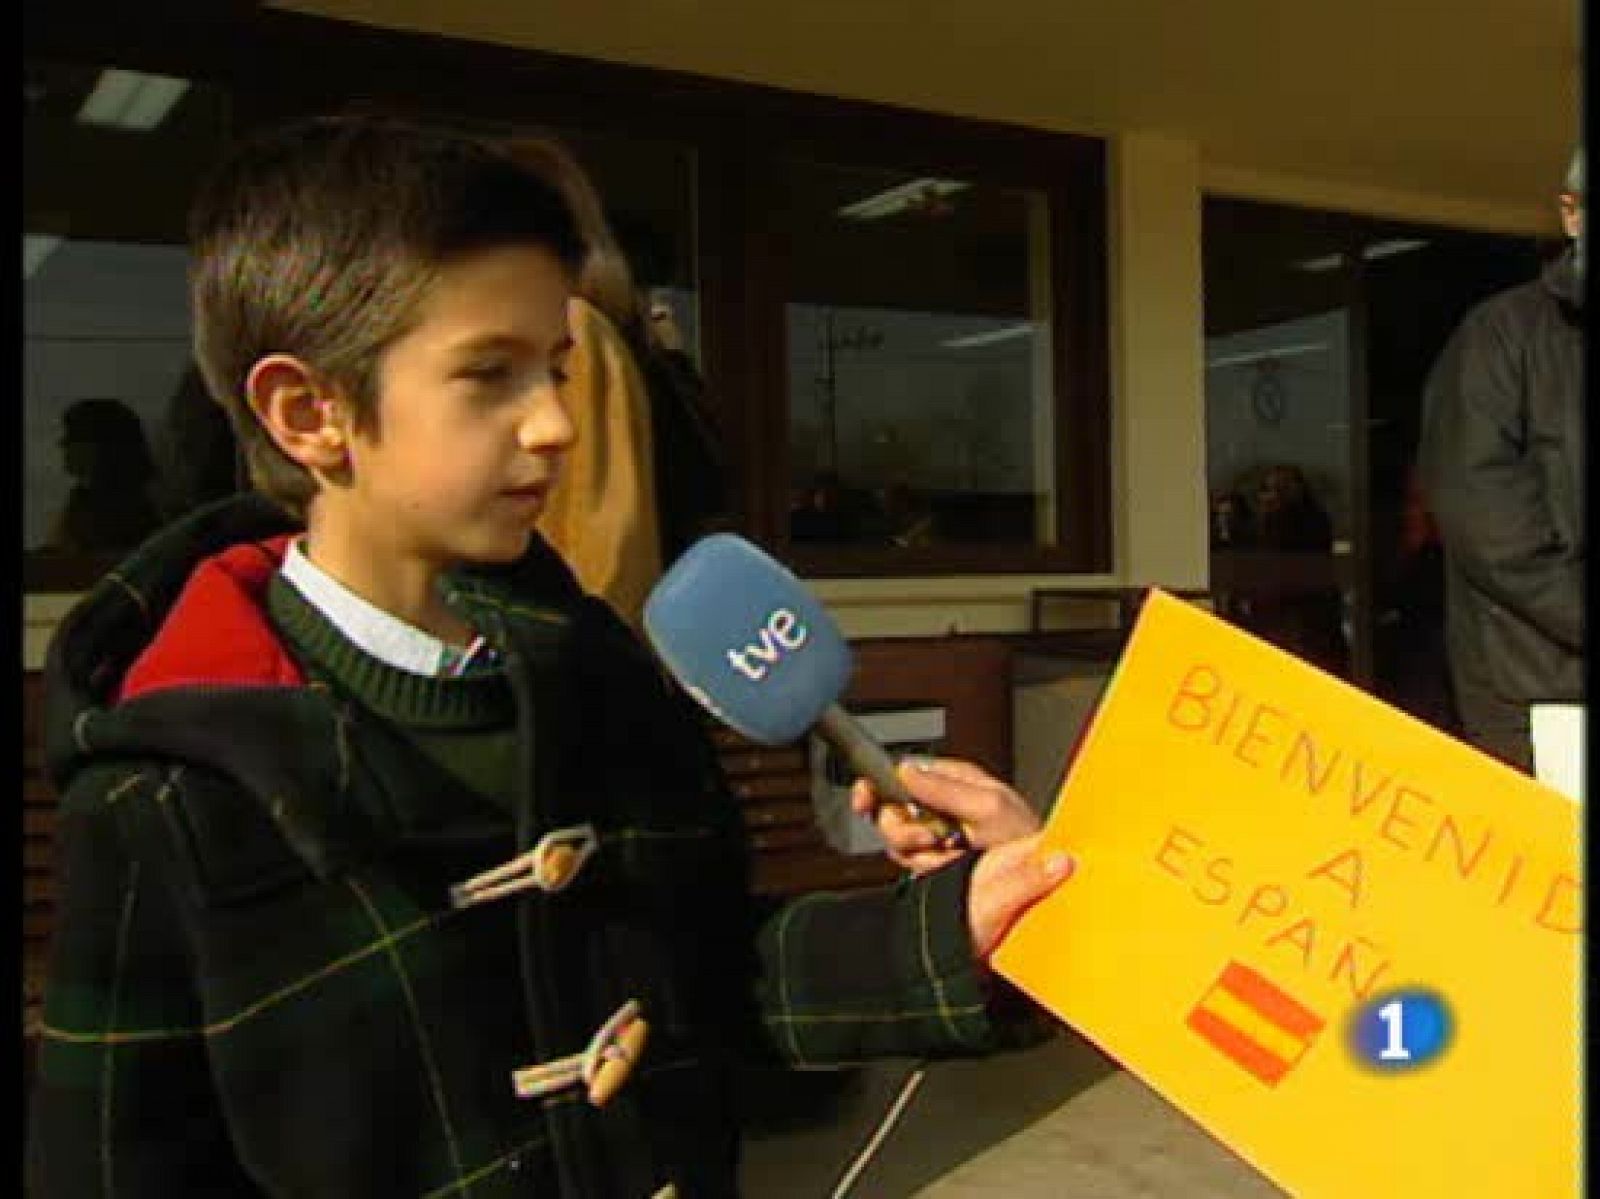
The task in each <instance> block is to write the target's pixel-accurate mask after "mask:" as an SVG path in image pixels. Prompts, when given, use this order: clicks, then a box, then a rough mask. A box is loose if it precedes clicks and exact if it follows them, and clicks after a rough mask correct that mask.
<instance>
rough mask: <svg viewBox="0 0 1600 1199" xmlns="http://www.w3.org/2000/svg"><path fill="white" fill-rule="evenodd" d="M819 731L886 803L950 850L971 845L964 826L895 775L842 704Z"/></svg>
mask: <svg viewBox="0 0 1600 1199" xmlns="http://www.w3.org/2000/svg"><path fill="white" fill-rule="evenodd" d="M817 732H819V733H821V734H822V736H823V737H824V738H826V739H827V742H828V744H829V745H831V746H833V748H834V749H836V750H838V751H839V753H841V754H843V755H844V759H845V761H847V762H849V763H850V769H851V770H853V771H855V772H856V774H858V775H860V776H861V777H862V778H864V779H866V780H867V781H869V782H870V783H871V784H872V789H873V790H874V791H876V792H877V793H878V796H879V797H880V798H881V799H883V800H884V801H885V802H886V803H892V804H898V805H899V806H900V807H902V808H904V809H905V813H906V815H907V816H909V817H910V818H911V819H912V820H915V821H916V822H917V823H918V824H920V825H922V826H923V827H924V828H926V829H928V830H929V831H930V832H932V833H933V834H934V835H935V836H937V837H938V838H939V842H940V844H941V845H943V846H944V847H945V848H947V849H952V848H955V847H957V846H963V847H964V846H965V845H966V844H967V838H966V834H965V833H964V832H963V831H962V829H961V826H960V825H959V824H956V823H955V822H954V821H951V820H949V819H947V818H946V817H945V816H943V815H942V814H941V813H939V812H934V811H931V810H930V809H928V808H925V807H923V806H922V805H921V804H919V803H918V802H917V801H916V800H915V799H913V798H911V793H910V792H909V791H907V790H906V787H905V784H904V783H902V782H901V781H900V776H899V774H897V773H896V772H895V768H894V762H893V760H892V759H891V758H890V757H889V754H888V752H887V751H886V750H885V749H884V748H883V746H881V745H879V744H878V742H877V739H876V738H874V737H873V735H872V734H871V733H869V732H868V731H867V728H866V726H865V725H863V724H862V723H861V722H860V721H859V720H857V719H856V718H855V717H854V716H852V715H851V714H850V713H849V712H847V711H846V710H845V709H844V708H842V707H840V706H839V705H838V704H829V705H828V706H827V707H826V708H824V709H823V712H822V716H821V718H820V719H819V720H818V721H817Z"/></svg>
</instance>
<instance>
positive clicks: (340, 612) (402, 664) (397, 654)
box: [280, 540, 471, 678]
mask: <svg viewBox="0 0 1600 1199" xmlns="http://www.w3.org/2000/svg"><path fill="white" fill-rule="evenodd" d="M280 573H281V574H282V575H283V577H284V579H285V580H286V581H287V582H288V583H290V584H291V585H293V587H294V589H295V590H296V591H298V592H299V593H300V594H301V595H302V596H304V597H305V601H306V602H307V603H308V604H310V605H311V606H312V607H313V608H315V609H316V610H317V611H319V612H321V613H322V615H323V616H325V617H327V618H328V621H329V622H330V623H331V624H332V625H333V627H334V628H336V629H338V630H339V631H340V632H341V633H343V634H344V635H345V636H346V637H348V638H349V639H350V640H351V641H352V642H354V643H355V644H356V645H357V646H359V647H360V648H361V649H363V650H364V651H366V652H367V653H368V654H371V655H372V656H373V657H374V658H376V659H378V661H380V662H383V663H385V664H386V665H389V666H393V667H395V668H396V669H398V670H404V671H408V672H409V673H411V674H420V675H425V676H427V677H429V678H434V677H437V676H438V675H441V674H445V673H447V667H448V666H450V665H451V664H452V663H453V662H454V661H456V660H458V659H459V658H460V654H459V653H457V652H456V651H454V650H452V649H451V647H450V646H449V645H448V644H447V643H446V642H444V641H441V640H440V639H439V638H437V637H435V636H433V634H431V633H424V632H423V631H422V630H421V629H419V628H417V627H416V626H415V625H409V624H407V623H406V622H405V621H403V620H401V619H400V618H399V617H397V616H392V615H390V614H389V613H388V612H385V611H384V610H383V609H382V608H380V607H378V606H377V605H376V604H372V603H369V602H367V601H366V600H364V599H362V598H361V597H360V596H359V595H357V594H356V593H355V592H354V591H351V590H350V589H349V588H348V587H346V586H345V585H344V584H343V583H341V582H339V580H338V579H336V578H334V577H333V576H332V575H330V574H329V573H328V572H327V571H325V570H323V569H322V568H321V567H320V566H318V565H317V564H316V563H315V562H313V561H312V560H311V559H310V558H308V557H306V556H305V554H304V553H302V552H301V549H300V542H299V541H298V540H295V541H291V542H290V543H289V552H288V553H286V554H285V555H284V557H283V566H282V567H281V568H280ZM468 653H469V654H470V653H471V651H470V650H469V651H468Z"/></svg>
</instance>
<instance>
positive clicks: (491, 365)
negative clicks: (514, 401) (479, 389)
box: [461, 362, 511, 383]
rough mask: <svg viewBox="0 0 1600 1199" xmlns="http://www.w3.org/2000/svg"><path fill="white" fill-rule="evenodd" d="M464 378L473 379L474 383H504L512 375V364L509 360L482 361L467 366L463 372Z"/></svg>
mask: <svg viewBox="0 0 1600 1199" xmlns="http://www.w3.org/2000/svg"><path fill="white" fill-rule="evenodd" d="M461 377H462V378H463V379H471V380H472V381H473V382H474V383H504V382H505V381H506V380H507V379H509V378H510V377H511V364H510V363H509V362H481V363H477V364H475V365H473V366H469V367H467V368H466V369H465V370H463V371H462V372H461Z"/></svg>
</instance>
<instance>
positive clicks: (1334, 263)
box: [1294, 254, 1344, 272]
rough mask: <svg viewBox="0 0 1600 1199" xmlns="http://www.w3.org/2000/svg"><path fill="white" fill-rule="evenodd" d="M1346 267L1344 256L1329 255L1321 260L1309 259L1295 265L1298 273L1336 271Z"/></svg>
mask: <svg viewBox="0 0 1600 1199" xmlns="http://www.w3.org/2000/svg"><path fill="white" fill-rule="evenodd" d="M1343 265H1344V255H1343V254H1327V255H1324V256H1323V257H1321V258H1307V259H1305V260H1304V261H1303V262H1297V263H1295V264H1294V266H1295V269H1296V270H1298V271H1313V272H1316V271H1336V270H1338V269H1339V268H1340V267H1341V266H1343Z"/></svg>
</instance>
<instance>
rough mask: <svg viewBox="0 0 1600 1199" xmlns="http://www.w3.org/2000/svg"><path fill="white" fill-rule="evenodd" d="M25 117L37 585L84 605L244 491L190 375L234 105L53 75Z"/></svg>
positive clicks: (153, 80) (115, 74) (26, 521)
mask: <svg viewBox="0 0 1600 1199" xmlns="http://www.w3.org/2000/svg"><path fill="white" fill-rule="evenodd" d="M24 102H25V106H26V108H25V112H26V127H25V131H26V140H25V146H26V150H25V168H24V171H23V235H22V245H23V395H24V404H25V409H24V412H25V415H24V427H25V430H26V439H25V442H24V450H23V466H24V478H25V488H26V490H25V493H24V494H25V500H24V504H23V515H22V519H23V546H24V549H25V551H26V555H27V556H26V559H25V566H24V584H25V587H26V589H27V590H30V591H75V590H79V589H82V588H84V587H86V586H88V585H89V584H90V583H92V582H93V581H94V579H95V578H96V577H97V576H98V575H99V574H100V573H101V572H102V571H104V570H106V569H108V568H109V567H110V566H111V565H112V564H113V563H115V562H116V561H117V560H118V559H119V558H121V557H122V556H123V555H124V554H125V553H126V552H127V551H128V550H130V549H131V548H133V547H134V546H135V545H137V544H138V543H139V541H141V540H142V539H143V538H144V537H145V536H147V535H148V534H149V533H150V532H152V531H153V530H154V529H155V528H156V527H157V526H158V525H159V524H160V523H161V522H162V521H163V520H164V519H166V518H168V517H170V516H174V515H177V514H178V513H180V512H182V511H186V510H187V509H188V508H191V507H193V506H194V505H195V504H197V503H199V502H200V501H202V500H204V499H208V498H211V497H212V496H214V495H216V494H221V493H226V492H227V491H231V490H232V489H233V487H234V480H235V471H234V462H233V454H232V443H231V439H228V438H227V437H225V436H224V437H222V438H221V439H220V440H219V439H216V438H214V437H211V436H209V435H207V430H208V429H213V428H214V427H215V426H216V425H217V424H221V425H222V426H223V428H224V429H225V419H224V418H223V416H222V413H221V410H220V409H218V408H216V406H215V405H213V404H211V403H210V401H209V400H208V399H206V398H205V396H204V391H203V389H201V388H199V385H198V377H197V375H196V374H195V373H194V371H193V370H192V366H191V362H192V360H191V357H190V349H189V344H190V343H189V310H188V296H187V285H186V279H185V273H186V268H187V256H186V252H185V249H184V224H185V219H186V216H187V210H188V204H189V197H190V193H191V190H192V188H193V186H194V183H195V182H196V180H197V179H198V177H199V175H200V173H201V172H202V171H203V170H204V169H205V167H206V166H207V165H208V164H209V163H210V161H211V160H212V159H213V157H214V156H215V155H216V153H217V152H218V151H219V150H220V148H221V145H222V140H223V137H224V133H225V128H226V106H225V103H224V98H223V96H222V95H221V94H220V93H218V92H216V91H214V90H211V89H209V88H205V87H202V86H199V85H194V84H191V83H190V82H189V81H186V80H181V79H172V78H166V77H160V76H151V75H143V74H139V73H136V72H127V71H118V70H114V69H107V70H98V69H92V68H89V69H86V68H81V67H54V66H48V65H41V64H30V65H29V66H28V69H27V73H26V80H25V84H24ZM108 181H115V186H108Z"/></svg>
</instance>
